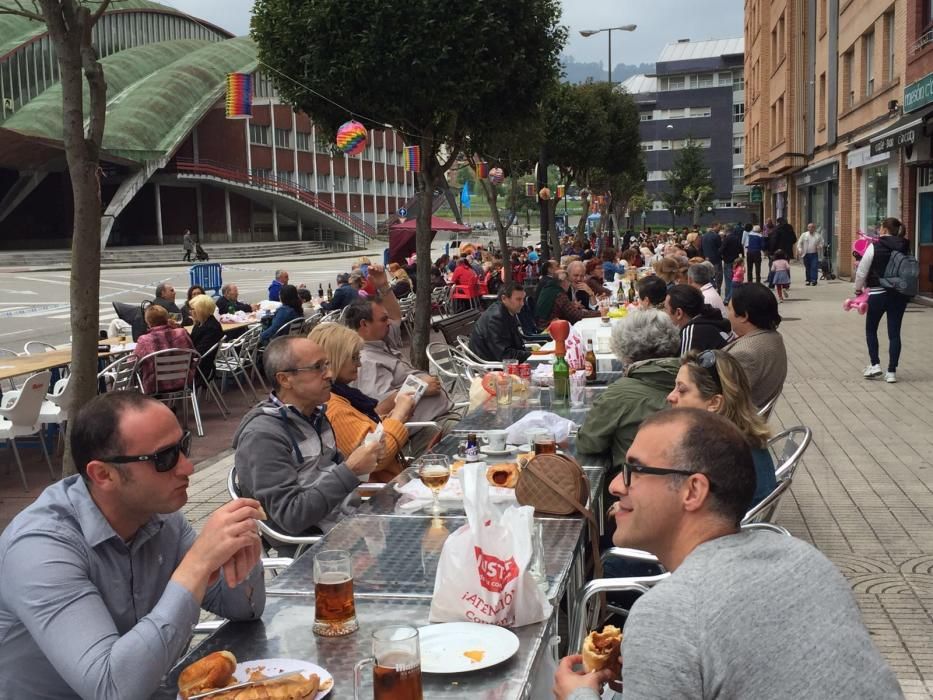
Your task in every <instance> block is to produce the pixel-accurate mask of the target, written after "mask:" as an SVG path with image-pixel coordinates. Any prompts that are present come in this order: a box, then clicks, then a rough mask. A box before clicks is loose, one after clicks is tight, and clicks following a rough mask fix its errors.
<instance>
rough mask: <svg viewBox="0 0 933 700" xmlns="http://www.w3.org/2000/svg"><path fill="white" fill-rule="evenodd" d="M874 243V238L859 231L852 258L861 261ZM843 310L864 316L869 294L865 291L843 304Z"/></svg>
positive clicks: (853, 245) (853, 246)
mask: <svg viewBox="0 0 933 700" xmlns="http://www.w3.org/2000/svg"><path fill="white" fill-rule="evenodd" d="M874 242H875V239H874V238H872V237H871V236H866V235H865V234H864V233H862V232H861V231H859V232H858V238H856V239H855V241H854V242H853V243H852V257H853V258H855V259H856V260H861V259H862V258H863V257H864V255H865V251H866V250H868V246H870V245H871V244H872V243H874ZM842 309H843V311H849V310H850V309H856V310H857V311H858V312H859V313H860V314H864V313H865V312H866V311H867V310H868V292H867V291H865V290H863V291H862V293H861V294H858V295H856V296H854V297H851V298H849V299H846V300H845V301H844V302H842Z"/></svg>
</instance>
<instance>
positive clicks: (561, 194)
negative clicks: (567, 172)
mask: <svg viewBox="0 0 933 700" xmlns="http://www.w3.org/2000/svg"><path fill="white" fill-rule="evenodd" d="M566 191H567V188H566V186H564V185H558V186H557V198H558V199H563V198H564V193H565V192H566Z"/></svg>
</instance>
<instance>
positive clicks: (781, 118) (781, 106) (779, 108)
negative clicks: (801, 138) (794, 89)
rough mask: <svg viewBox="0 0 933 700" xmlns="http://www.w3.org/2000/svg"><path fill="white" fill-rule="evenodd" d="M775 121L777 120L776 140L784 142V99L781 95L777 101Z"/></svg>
mask: <svg viewBox="0 0 933 700" xmlns="http://www.w3.org/2000/svg"><path fill="white" fill-rule="evenodd" d="M777 120H778V139H779V140H781V141H783V140H784V97H783V95H782V96H781V97H779V98H778V101H777Z"/></svg>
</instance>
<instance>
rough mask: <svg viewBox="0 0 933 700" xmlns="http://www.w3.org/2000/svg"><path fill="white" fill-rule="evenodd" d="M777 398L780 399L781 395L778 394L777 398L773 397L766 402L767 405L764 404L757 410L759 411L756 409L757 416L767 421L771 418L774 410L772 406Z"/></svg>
mask: <svg viewBox="0 0 933 700" xmlns="http://www.w3.org/2000/svg"><path fill="white" fill-rule="evenodd" d="M779 398H781V394H780V393H778V395H777V396H775V397H774V398H772V399H771V400H770V401H768V403H766V404H765V405H764V406H762V407H761V408H759V409H758V415H759V416H761V417H762V418H764V419H765V420H768V419H769V418H770V417H771V411H773V410H774V404H776V403H777V400H778V399H779Z"/></svg>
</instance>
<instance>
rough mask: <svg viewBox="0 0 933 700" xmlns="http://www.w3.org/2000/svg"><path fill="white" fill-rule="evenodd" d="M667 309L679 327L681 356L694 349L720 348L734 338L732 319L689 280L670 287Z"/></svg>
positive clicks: (666, 303) (665, 308) (665, 306)
mask: <svg viewBox="0 0 933 700" xmlns="http://www.w3.org/2000/svg"><path fill="white" fill-rule="evenodd" d="M664 310H665V311H667V313H668V315H669V316H670V317H671V320H672V321H673V322H674V325H675V326H677V327H678V328H679V329H680V355H681V357H683V356H684V355H686V354H687V353H688V352H690V351H691V350H719V349H720V348H721V347H722V346H723V345H725V344H726V343H727V342H729V340H731V338H732V326H730V325H729V322H728V321H727V320H726V319H724V318H723V317H722V314H721V313H719V312H718V311H717V310H716V309H714V308H713V307H712V306H710V305H709V304H707V303H706V301H705V300H704V299H703V293H702V292H701V291H700V290H699V289H697V288H696V287H691V286H690V285H689V284H675V285H674V286H673V287H671V288H670V289H668V290H667V298H666V299H665V300H664Z"/></svg>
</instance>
